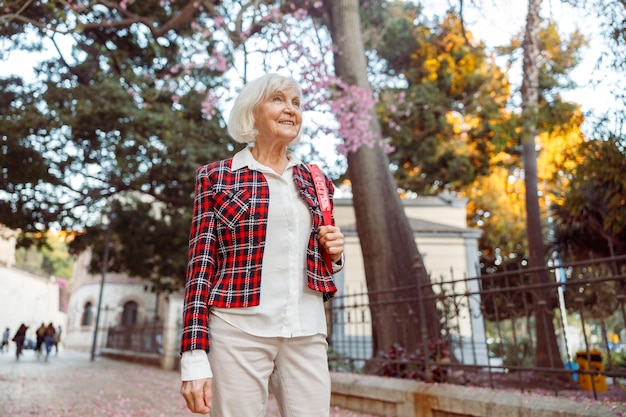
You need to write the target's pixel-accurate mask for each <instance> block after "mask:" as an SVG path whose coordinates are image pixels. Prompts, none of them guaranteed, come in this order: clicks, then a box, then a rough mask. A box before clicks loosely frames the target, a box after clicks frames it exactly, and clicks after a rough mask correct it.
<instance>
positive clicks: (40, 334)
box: [35, 322, 46, 359]
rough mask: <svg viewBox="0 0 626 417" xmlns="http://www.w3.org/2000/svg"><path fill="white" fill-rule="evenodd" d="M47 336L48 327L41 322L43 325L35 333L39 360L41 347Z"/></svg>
mask: <svg viewBox="0 0 626 417" xmlns="http://www.w3.org/2000/svg"><path fill="white" fill-rule="evenodd" d="M45 335H46V325H45V324H44V323H43V322H41V325H40V326H39V327H38V328H37V331H36V332H35V352H37V359H39V358H40V357H41V347H42V346H43V338H44V336H45Z"/></svg>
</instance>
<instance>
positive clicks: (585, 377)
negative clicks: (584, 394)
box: [576, 350, 607, 392]
mask: <svg viewBox="0 0 626 417" xmlns="http://www.w3.org/2000/svg"><path fill="white" fill-rule="evenodd" d="M589 358H591V363H590V362H589V360H588V359H589ZM576 363H577V364H578V369H580V370H581V371H604V365H603V364H602V353H600V351H598V350H592V351H590V352H589V356H587V352H586V351H584V350H581V351H578V352H576ZM592 378H593V379H592ZM578 383H579V384H580V387H581V388H582V389H584V390H586V391H593V390H594V388H595V390H596V391H597V392H604V391H606V390H607V387H606V376H604V375H599V374H595V375H593V374H581V373H579V374H578Z"/></svg>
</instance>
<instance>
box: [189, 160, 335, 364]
mask: <svg viewBox="0 0 626 417" xmlns="http://www.w3.org/2000/svg"><path fill="white" fill-rule="evenodd" d="M231 166H232V158H231V159H227V160H224V161H219V162H215V163H212V164H209V165H204V166H202V167H200V168H198V171H197V176H196V195H195V200H194V214H193V219H192V224H191V233H190V239H189V262H188V266H187V277H186V285H185V304H184V306H185V307H184V310H183V334H182V340H181V351H182V352H184V351H187V350H194V349H202V350H205V351H208V350H209V344H210V342H209V326H208V324H209V323H208V321H209V308H210V306H216V307H225V308H229V307H232V308H238V307H249V306H256V305H258V304H259V300H260V292H261V264H262V261H263V252H264V249H265V233H266V229H267V213H268V209H269V187H268V185H267V182H266V180H265V176H264V175H263V174H262V173H261V172H258V171H254V170H250V169H249V168H248V167H244V168H241V169H238V170H236V171H234V172H233V171H232V170H231ZM293 169H294V176H293V178H294V181H295V183H296V186H297V188H298V190H299V191H300V196H301V197H302V199H303V200H304V201H305V202H306V203H307V205H308V206H309V208H310V210H311V213H312V217H313V227H312V229H311V233H310V236H309V244H308V248H307V253H306V264H307V282H308V286H309V287H310V288H311V289H313V290H317V291H320V292H322V293H323V294H324V299H325V300H327V299H329V298H331V297H332V296H333V295H334V293H335V292H336V291H337V288H336V286H335V283H334V281H333V278H332V271H330V270H329V269H328V266H327V265H326V263H325V262H324V256H323V251H322V250H321V247H320V245H319V242H318V240H317V230H318V229H319V227H320V226H321V225H322V224H323V221H322V212H321V210H320V208H319V204H318V201H317V197H316V193H315V187H314V185H313V180H312V178H311V174H310V173H309V171H308V169H306V167H305V166H304V165H297V166H295V167H294V168H293ZM326 182H327V186H328V190H329V195H330V197H331V201H332V195H333V191H334V187H333V184H332V182H331V181H330V180H329V179H326Z"/></svg>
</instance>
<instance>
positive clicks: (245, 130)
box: [227, 74, 302, 145]
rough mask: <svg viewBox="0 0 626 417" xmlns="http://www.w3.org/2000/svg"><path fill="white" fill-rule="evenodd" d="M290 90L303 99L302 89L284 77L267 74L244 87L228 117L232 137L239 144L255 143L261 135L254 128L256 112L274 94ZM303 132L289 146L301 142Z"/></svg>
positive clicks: (292, 80)
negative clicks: (258, 135)
mask: <svg viewBox="0 0 626 417" xmlns="http://www.w3.org/2000/svg"><path fill="white" fill-rule="evenodd" d="M288 88H293V90H294V91H295V92H296V93H297V94H298V98H300V99H302V88H300V85H299V84H298V83H297V82H296V80H294V79H293V78H291V77H285V76H283V75H278V74H266V75H264V76H262V77H261V78H257V79H256V80H253V81H250V82H249V83H247V84H246V85H244V87H243V88H242V89H241V91H240V92H239V95H238V96H237V98H235V103H234V104H233V108H232V110H231V112H230V116H229V117H228V127H227V128H228V133H229V134H230V136H232V138H233V139H234V140H236V141H237V142H242V143H251V142H254V141H255V140H256V136H257V134H258V133H259V132H258V131H257V130H256V128H255V127H254V123H255V119H254V111H255V110H256V107H257V106H258V105H259V104H260V103H262V102H263V101H264V100H266V99H267V98H268V97H269V96H271V95H272V94H274V93H276V92H278V91H284V90H286V89H288ZM301 132H302V127H301V128H300V131H299V132H298V135H297V136H296V137H295V138H293V140H292V141H291V142H289V145H295V144H297V143H298V142H300V134H301Z"/></svg>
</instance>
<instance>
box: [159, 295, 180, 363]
mask: <svg viewBox="0 0 626 417" xmlns="http://www.w3.org/2000/svg"><path fill="white" fill-rule="evenodd" d="M165 302H166V303H167V308H166V309H165V317H164V318H163V354H162V355H161V368H162V369H164V370H166V371H172V370H174V368H175V364H176V356H177V355H178V351H179V346H178V328H179V323H178V319H179V314H178V313H179V311H180V309H181V307H182V304H183V302H182V297H181V296H180V295H178V294H169V295H168V296H167V297H166V299H165Z"/></svg>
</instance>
